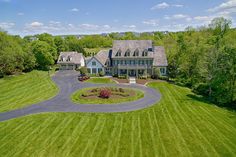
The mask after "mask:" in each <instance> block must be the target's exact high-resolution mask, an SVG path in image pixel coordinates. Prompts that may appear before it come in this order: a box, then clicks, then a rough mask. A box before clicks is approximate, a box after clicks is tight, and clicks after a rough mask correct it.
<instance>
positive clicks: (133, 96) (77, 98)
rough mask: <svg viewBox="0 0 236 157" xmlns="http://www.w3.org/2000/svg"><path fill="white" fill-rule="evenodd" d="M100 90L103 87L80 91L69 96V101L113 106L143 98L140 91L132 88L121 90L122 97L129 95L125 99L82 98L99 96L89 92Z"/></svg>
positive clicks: (113, 97)
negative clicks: (88, 95) (90, 95)
mask: <svg viewBox="0 0 236 157" xmlns="http://www.w3.org/2000/svg"><path fill="white" fill-rule="evenodd" d="M101 88H105V87H100V88H98V87H95V88H94V87H92V88H83V89H80V90H78V91H76V92H74V93H73V94H72V95H71V100H72V101H73V102H74V103H80V104H115V103H123V102H129V101H135V100H138V99H141V98H143V97H144V93H143V92H142V91H141V90H138V89H132V88H122V89H124V93H121V94H124V95H127V94H128V95H129V94H130V96H127V97H121V96H117V97H116V96H111V97H110V98H108V99H105V98H100V97H98V96H92V97H84V96H82V95H83V94H92V95H94V94H96V95H99V93H91V92H90V91H91V90H93V89H101ZM113 88H117V87H113ZM117 89H118V88H117ZM116 93H118V92H116Z"/></svg>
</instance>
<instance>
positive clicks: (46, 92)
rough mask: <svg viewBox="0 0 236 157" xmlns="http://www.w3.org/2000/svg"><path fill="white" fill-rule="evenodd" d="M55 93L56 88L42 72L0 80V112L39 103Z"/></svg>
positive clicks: (46, 74)
mask: <svg viewBox="0 0 236 157" xmlns="http://www.w3.org/2000/svg"><path fill="white" fill-rule="evenodd" d="M57 92H58V88H57V87H56V85H55V84H54V83H53V82H52V81H51V79H50V77H49V76H48V73H47V72H43V71H32V72H30V73H26V74H22V75H19V76H9V77H6V78H3V79H0V112H5V111H9V110H13V109H18V108H22V107H25V106H28V105H31V104H34V103H38V102H41V101H43V100H46V99H49V98H51V97H53V96H55V95H56V94H57Z"/></svg>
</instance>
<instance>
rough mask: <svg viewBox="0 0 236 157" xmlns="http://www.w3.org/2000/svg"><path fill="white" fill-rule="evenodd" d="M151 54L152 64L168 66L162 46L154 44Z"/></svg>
mask: <svg viewBox="0 0 236 157" xmlns="http://www.w3.org/2000/svg"><path fill="white" fill-rule="evenodd" d="M153 56H154V59H153V65H154V66H168V63H167V58H166V54H165V49H164V47H163V46H155V47H154V53H153Z"/></svg>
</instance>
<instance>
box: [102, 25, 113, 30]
mask: <svg viewBox="0 0 236 157" xmlns="http://www.w3.org/2000/svg"><path fill="white" fill-rule="evenodd" d="M102 27H103V28H104V29H110V28H111V26H109V25H103V26H102Z"/></svg>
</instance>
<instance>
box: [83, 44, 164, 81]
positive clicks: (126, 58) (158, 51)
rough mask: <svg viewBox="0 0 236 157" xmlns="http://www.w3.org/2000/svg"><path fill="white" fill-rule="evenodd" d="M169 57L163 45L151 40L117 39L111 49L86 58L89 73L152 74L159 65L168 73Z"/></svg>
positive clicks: (162, 71)
mask: <svg viewBox="0 0 236 157" xmlns="http://www.w3.org/2000/svg"><path fill="white" fill-rule="evenodd" d="M167 65H168V64H167V59H166V54H165V49H164V47H162V46H153V43H152V41H151V40H115V41H113V47H112V49H110V50H106V51H104V50H102V51H100V52H98V54H97V55H95V56H93V57H90V58H87V59H86V66H87V68H88V71H89V73H91V74H92V73H93V74H96V73H99V71H101V70H102V71H104V72H105V73H106V74H110V75H129V76H136V77H138V76H140V75H152V74H153V69H154V68H155V67H158V68H159V69H160V74H161V75H162V76H164V75H166V68H167Z"/></svg>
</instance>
